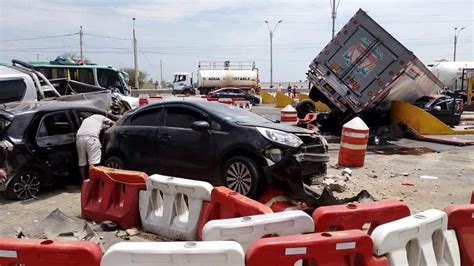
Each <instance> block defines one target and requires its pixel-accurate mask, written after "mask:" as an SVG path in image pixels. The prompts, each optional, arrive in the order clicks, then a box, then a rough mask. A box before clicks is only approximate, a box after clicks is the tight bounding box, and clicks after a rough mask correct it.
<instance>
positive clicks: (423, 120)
mask: <svg viewBox="0 0 474 266" xmlns="http://www.w3.org/2000/svg"><path fill="white" fill-rule="evenodd" d="M390 120H391V124H392V125H399V124H407V125H409V126H410V127H411V128H413V129H414V130H416V131H417V132H418V133H419V134H421V135H464V134H474V130H456V129H452V128H450V127H449V126H448V125H446V124H445V123H443V122H442V121H441V120H439V119H438V118H436V117H434V116H433V115H431V114H430V113H428V112H426V111H425V110H423V109H421V108H418V107H416V106H414V105H411V104H409V103H405V102H400V101H393V102H392V108H391V117H390Z"/></svg>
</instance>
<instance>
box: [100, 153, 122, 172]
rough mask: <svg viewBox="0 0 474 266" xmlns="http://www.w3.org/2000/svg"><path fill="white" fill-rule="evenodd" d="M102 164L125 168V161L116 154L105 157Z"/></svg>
mask: <svg viewBox="0 0 474 266" xmlns="http://www.w3.org/2000/svg"><path fill="white" fill-rule="evenodd" d="M104 166H105V167H109V168H114V169H125V163H124V162H123V160H122V159H121V158H120V157H118V156H111V157H108V158H107V159H105V161H104Z"/></svg>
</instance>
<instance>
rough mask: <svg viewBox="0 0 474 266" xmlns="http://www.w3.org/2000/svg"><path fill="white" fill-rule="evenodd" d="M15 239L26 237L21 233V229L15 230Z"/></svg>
mask: <svg viewBox="0 0 474 266" xmlns="http://www.w3.org/2000/svg"><path fill="white" fill-rule="evenodd" d="M15 237H16V238H24V237H26V236H25V234H23V231H22V230H21V227H18V228H17V229H16V230H15Z"/></svg>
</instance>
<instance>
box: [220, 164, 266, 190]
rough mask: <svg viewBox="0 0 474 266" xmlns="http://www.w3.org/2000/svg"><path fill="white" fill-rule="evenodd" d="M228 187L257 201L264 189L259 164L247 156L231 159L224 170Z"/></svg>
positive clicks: (224, 177)
mask: <svg viewBox="0 0 474 266" xmlns="http://www.w3.org/2000/svg"><path fill="white" fill-rule="evenodd" d="M223 179H224V184H225V186H226V187H228V188H230V189H232V190H234V191H236V192H238V193H240V194H242V195H244V196H247V197H250V198H253V199H255V198H256V197H258V196H259V194H260V192H261V190H262V189H263V184H264V182H263V180H262V179H263V175H262V170H261V168H260V166H259V165H258V163H257V162H256V161H255V160H254V159H252V158H249V157H247V156H234V157H232V158H230V159H229V160H228V161H227V162H226V164H225V166H224V169H223Z"/></svg>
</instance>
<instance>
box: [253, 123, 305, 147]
mask: <svg viewBox="0 0 474 266" xmlns="http://www.w3.org/2000/svg"><path fill="white" fill-rule="evenodd" d="M257 131H258V132H260V134H262V136H263V137H264V138H266V139H268V140H269V141H271V142H273V143H276V144H280V145H284V146H288V147H291V148H297V147H299V146H300V145H301V144H303V141H302V140H301V139H300V138H298V137H297V136H296V135H294V134H291V133H288V132H284V131H280V130H276V129H271V128H264V127H257Z"/></svg>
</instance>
